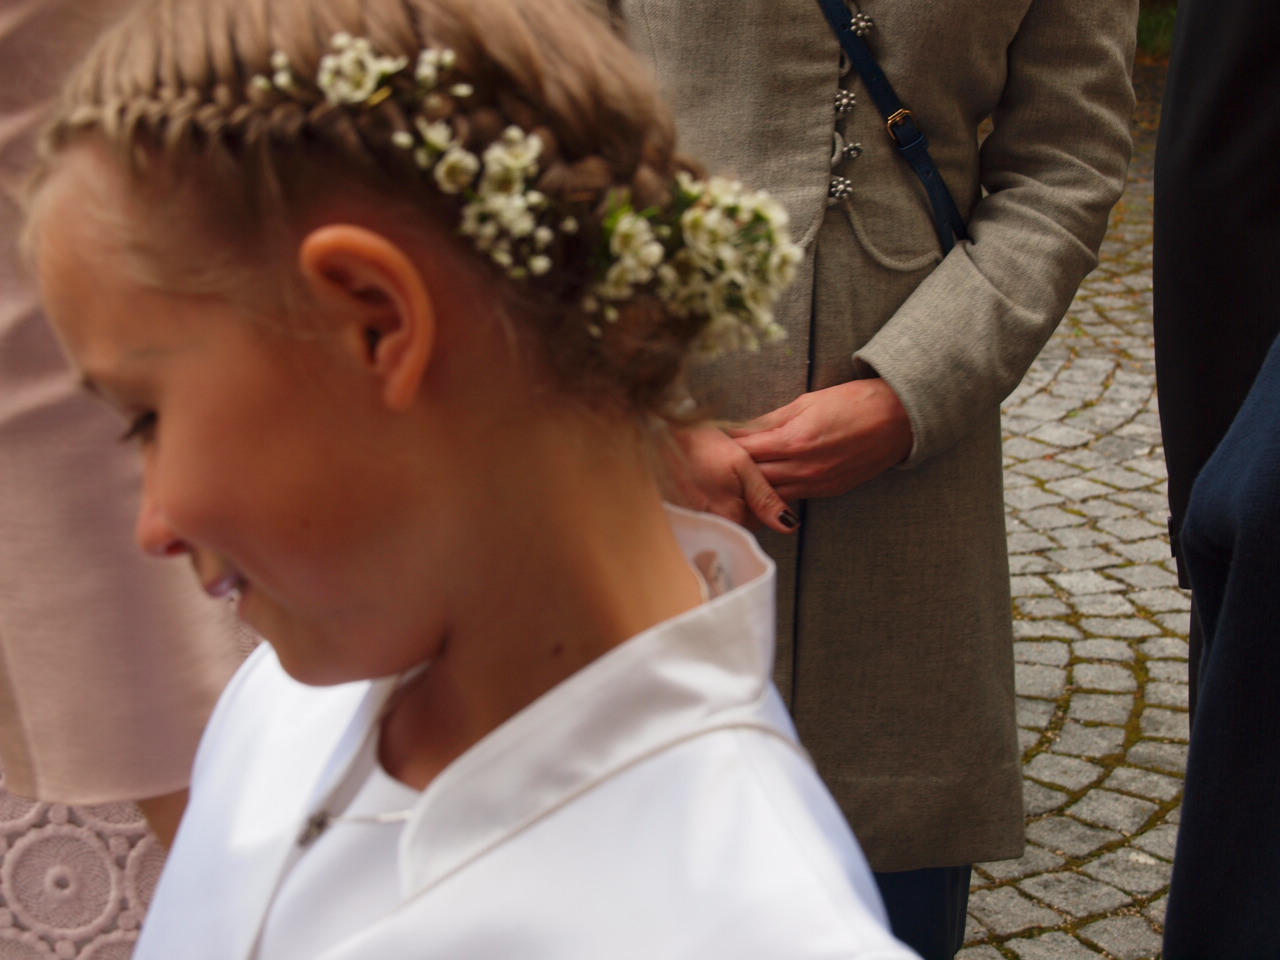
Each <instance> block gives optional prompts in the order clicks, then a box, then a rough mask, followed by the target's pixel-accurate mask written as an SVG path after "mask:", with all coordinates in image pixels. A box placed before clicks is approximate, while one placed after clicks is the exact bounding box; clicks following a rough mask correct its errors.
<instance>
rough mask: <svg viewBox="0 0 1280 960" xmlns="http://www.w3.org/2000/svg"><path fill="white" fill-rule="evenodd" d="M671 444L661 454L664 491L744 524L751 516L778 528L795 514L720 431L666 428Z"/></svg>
mask: <svg viewBox="0 0 1280 960" xmlns="http://www.w3.org/2000/svg"><path fill="white" fill-rule="evenodd" d="M672 436H673V437H674V439H675V441H676V443H675V446H676V449H674V450H672V451H670V452H669V455H668V456H667V467H668V470H667V474H668V478H669V480H670V487H672V488H673V489H669V490H667V491H666V493H667V497H668V498H669V499H671V500H673V501H674V502H676V503H679V504H681V505H682V506H686V507H689V508H691V509H693V510H705V511H707V512H709V513H714V514H718V515H719V516H722V517H725V518H727V519H729V520H732V521H734V522H735V523H740V524H742V525H743V526H746V525H747V524H748V523H749V522H750V521H751V520H752V519H753V518H754V519H756V520H759V521H760V522H761V523H763V524H764V525H765V526H766V527H769V528H770V529H772V530H777V531H778V532H779V533H788V532H790V531H792V530H794V529H795V528H796V527H797V526H799V520H798V519H797V518H796V515H795V514H794V513H792V512H791V511H790V510H789V509H788V508H787V505H786V503H785V502H784V501H783V499H782V498H781V497H780V496H778V494H777V492H776V491H775V490H774V489H773V487H772V486H770V485H769V481H768V480H766V479H765V478H764V475H763V474H762V473H761V471H760V468H759V467H758V466H756V464H755V463H753V462H752V460H751V457H750V456H748V455H747V453H746V451H745V450H743V449H742V447H740V446H739V445H738V444H737V443H736V442H734V441H733V440H731V439H730V438H729V436H728V435H727V434H726V433H725V432H724V431H723V430H719V429H717V428H715V427H698V428H695V429H690V430H675V431H673V432H672Z"/></svg>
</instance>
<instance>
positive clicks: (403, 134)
mask: <svg viewBox="0 0 1280 960" xmlns="http://www.w3.org/2000/svg"><path fill="white" fill-rule="evenodd" d="M391 142H392V143H393V144H394V145H395V146H397V147H399V148H400V149H401V150H412V149H413V146H414V143H415V141H414V139H413V134H412V133H410V132H409V131H408V130H397V131H396V132H395V133H393V134H392V135H391Z"/></svg>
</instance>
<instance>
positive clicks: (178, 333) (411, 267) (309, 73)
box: [30, 0, 908, 960]
mask: <svg viewBox="0 0 1280 960" xmlns="http://www.w3.org/2000/svg"><path fill="white" fill-rule="evenodd" d="M694 174H695V171H694V170H693V169H692V168H691V167H690V166H689V165H688V164H687V163H686V162H684V161H683V160H681V159H680V158H679V156H678V155H677V154H676V153H675V151H674V145H673V134H672V128H671V124H670V121H669V119H668V117H667V114H666V112H665V110H664V109H663V107H662V106H661V104H660V103H659V102H658V100H657V98H656V96H655V94H654V92H653V88H652V85H651V83H650V81H649V80H648V79H647V78H646V77H645V74H644V72H643V70H641V69H640V68H638V67H637V65H636V63H635V62H634V61H633V60H632V58H631V56H630V55H629V54H628V52H627V51H626V50H625V49H624V48H623V47H622V46H621V44H620V43H619V42H618V41H617V40H616V39H615V38H614V37H613V36H612V34H611V33H610V31H609V29H608V28H607V26H606V25H605V24H604V23H603V22H601V21H600V20H598V19H596V18H595V17H594V16H593V15H591V14H589V13H588V12H587V11H586V10H585V8H584V7H583V6H582V5H581V4H580V3H579V2H578V0H537V2H536V3H535V2H529V0H523V2H520V0H398V2H391V0H386V2H378V3H368V2H364V3H360V2H356V0H311V2H302V0H295V2H289V0H285V2H282V0H153V2H149V3H143V4H142V5H141V8H140V9H139V10H138V12H137V15H136V16H134V17H133V18H132V19H130V20H129V21H127V22H126V23H124V24H122V26H121V27H120V28H119V29H118V30H116V31H115V32H114V33H112V34H110V35H109V36H107V37H106V38H105V39H104V40H103V41H102V42H101V43H99V44H98V45H97V47H96V48H95V49H94V50H93V51H92V52H91V54H90V55H89V57H88V59H87V60H86V62H85V63H84V64H83V65H82V66H81V67H80V68H79V70H78V71H77V72H76V73H75V74H74V75H73V78H72V80H71V82H70V84H69V85H68V87H67V90H66V94H65V97H64V100H63V102H62V105H61V107H60V108H59V111H58V113H57V116H56V118H55V120H54V122H53V124H52V126H51V127H50V130H49V133H48V136H47V149H46V159H45V163H44V167H43V170H42V172H41V174H40V177H39V179H38V182H37V186H36V189H35V195H34V201H33V218H32V230H31V236H30V241H31V245H32V249H33V252H34V255H35V259H36V262H37V264H38V268H39V273H40V278H41V283H42V286H43V288H44V291H45V295H46V299H47V302H48V306H49V311H50V314H51V317H52V319H53V321H54V325H55V327H56V328H57V331H58V333H59V334H60V336H61V338H62V340H63V342H64V344H65V346H66V348H67V351H68V353H69V354H70V356H71V358H72V360H73V362H74V364H75V366H76V368H77V369H78V371H79V373H80V375H81V376H82V378H83V381H84V383H85V385H86V386H87V387H88V388H89V389H90V390H91V391H93V392H94V393H96V394H98V395H99V396H100V397H102V398H103V399H104V400H105V401H106V402H107V403H109V404H110V405H111V406H113V407H114V408H116V409H117V410H118V411H119V412H120V413H121V414H122V415H123V416H124V418H125V420H126V422H127V424H128V426H127V428H126V432H125V436H126V437H127V438H129V439H131V440H133V441H135V442H136V443H137V444H138V446H139V448H140V450H141V455H142V458H143V461H144V466H145V485H144V486H145V489H144V494H143V506H142V508H141V511H140V515H139V518H138V525H137V537H138V540H139V542H140V544H141V545H142V547H143V548H144V549H145V550H146V551H148V552H149V553H151V554H153V555H155V556H157V557H180V558H184V559H185V560H186V561H187V562H189V563H190V564H191V566H192V567H193V568H194V571H195V574H196V576H197V577H198V578H199V580H200V582H201V583H202V584H203V586H204V588H205V590H206V591H207V592H208V593H209V594H211V595H212V596H214V597H232V598H234V602H235V603H236V605H237V606H238V610H239V613H240V616H241V617H242V618H243V619H244V620H245V621H246V622H247V623H248V624H249V625H250V626H252V627H253V628H255V629H256V630H258V631H259V632H260V633H261V634H262V635H263V636H265V637H266V638H267V639H268V640H269V641H270V644H269V645H264V646H263V647H262V648H260V649H259V650H258V652H257V653H255V654H254V656H253V657H251V659H250V660H249V662H248V663H247V664H246V665H245V667H244V668H243V669H242V670H241V672H240V673H239V674H238V675H237V676H236V678H235V680H234V681H233V682H232V684H231V686H230V687H229V688H228V690H227V692H226V693H225V694H224V696H223V698H222V700H221V701H220V703H219V706H218V708H217V710H216V712H215V714H214V717H213V719H212V720H211V722H210V725H209V728H208V730H207V732H206V734H205V738H204V741H203V743H202V746H201V749H200V753H199V756H198V759H197V763H196V770H195V775H194V781H193V792H192V799H191V804H190V807H189V808H188V811H187V815H186V818H185V820H184V822H183V825H182V827H181V829H180V831H179V836H178V839H177V841H176V843H175V846H174V848H173V851H172V855H171V859H170V861H169V863H168V866H167V867H166V871H165V874H164V877H163V879H162V881H161V884H160V887H159V889H158V891H157V893H156V896H155V899H154V902H153V912H152V915H151V917H150V918H149V919H148V921H147V924H146V927H145V929H144V932H143V934H142V937H141V940H140V942H139V945H138V948H137V954H136V956H137V957H138V958H139V960H160V958H164V960H171V958H174V957H182V958H184V960H185V958H193V960H200V958H209V960H214V958H216V960H239V958H255V960H284V958H299V960H301V958H307V960H315V958H325V960H339V958H357V957H359V958H374V957H376V958H378V960H396V958H405V960H409V958H413V960H422V958H435V957H440V958H445V957H450V958H458V957H465V958H468V960H486V958H493V960H497V958H508V957H521V958H525V960H528V958H545V960H552V958H556V960H564V958H584V960H585V958H592V960H598V958H601V957H609V958H632V957H634V958H637V960H639V958H645V960H653V958H668V957H690V958H693V957H697V958H708V957H733V958H736V960H740V958H753V957H759V958H761V960H763V958H778V957H789V958H797V957H801V958H807V957H814V958H817V957H823V958H826V957H832V958H834V957H901V956H906V955H908V954H907V951H905V949H904V948H902V947H901V946H900V945H898V944H897V943H896V942H895V941H893V940H892V938H891V937H890V936H889V935H888V934H887V933H885V932H884V930H883V927H882V915H881V908H880V906H879V902H878V900H877V899H876V895H875V893H874V890H873V887H872V886H871V881H870V877H869V874H868V873H867V869H866V866H865V863H864V862H863V860H862V858H861V855H860V853H859V852H858V850H857V847H856V845H855V843H854V841H853V839H852V837H851V836H850V835H849V833H848V832H847V829H846V828H845V827H844V826H843V822H842V820H841V818H840V816H839V814H838V812H837V811H836V809H835V807H834V806H833V804H832V802H831V800H830V798H829V797H828V796H827V794H826V792H825V790H824V789H823V788H822V786H821V784H820V782H819V781H818V779H817V778H816V776H815V775H814V773H813V772H812V770H811V769H810V766H809V764H808V762H807V760H806V758H805V756H804V755H803V753H802V752H801V751H800V749H799V748H798V747H797V745H796V743H795V739H794V734H793V732H792V729H791V726H790V724H789V722H788V720H787V718H786V715H785V712H784V710H783V708H782V706H781V703H780V701H779V698H778V696H777V694H776V692H775V691H774V690H773V688H772V685H771V684H770V682H769V679H768V676H769V668H770V663H771V655H772V632H771V631H772V623H773V607H772V600H773V592H772V591H773V582H772V568H771V565H770V563H769V562H768V560H767V559H765V557H764V556H763V555H762V554H761V553H760V552H759V550H758V549H757V548H756V547H755V545H754V543H753V541H752V540H751V539H750V538H749V537H748V536H747V535H746V534H744V533H743V532H742V531H740V530H739V529H738V528H736V527H733V526H732V525H730V524H728V523H726V522H723V521H720V520H718V519H716V518H712V517H709V516H705V515H699V514H693V513H689V512H685V511H680V510H676V509H674V508H669V507H667V506H665V505H664V503H663V501H662V498H661V496H660V492H659V485H658V482H657V480H656V478H655V474H654V471H653V469H652V468H651V463H652V461H653V459H654V446H655V436H656V435H658V434H659V433H660V432H661V424H662V423H664V422H669V421H670V420H671V419H672V418H674V417H675V416H676V413H675V411H676V409H677V408H678V406H679V401H680V397H679V391H678V389H677V386H676V384H677V382H678V379H679V376H680V373H681V371H682V368H683V365H684V362H685V358H686V356H687V355H689V354H690V353H691V352H698V351H703V352H714V351H716V350H720V349H724V348H729V347H740V346H747V347H752V346H756V345H758V343H759V342H761V341H768V340H770V339H772V338H773V336H774V327H773V324H772V318H771V307H772V304H773V301H774V299H775V298H776V296H777V293H778V291H779V290H780V289H781V287H782V286H783V284H784V283H785V282H786V280H787V279H788V276H789V274H790V273H791V271H792V269H793V267H794V264H795V260H796V251H795V248H794V247H792V246H791V244H790V243H789V241H788V240H787V237H786V230H785V223H784V218H783V216H782V215H781V212H780V210H779V208H778V207H777V206H776V205H775V204H773V203H772V201H770V200H769V199H768V198H767V197H765V196H763V195H760V194H757V193H754V192H752V191H750V190H748V189H746V188H744V187H742V186H740V185H738V184H732V183H726V182H722V181H716V180H712V181H709V182H704V181H701V180H699V179H697V178H696V177H695V175H694ZM775 507H776V510H777V511H778V516H779V517H781V516H782V513H783V511H785V505H784V504H782V503H780V502H779V503H777V504H776V505H775Z"/></svg>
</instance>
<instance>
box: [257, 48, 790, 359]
mask: <svg viewBox="0 0 1280 960" xmlns="http://www.w3.org/2000/svg"><path fill="white" fill-rule="evenodd" d="M332 47H333V50H332V52H331V53H329V54H326V55H325V56H324V57H323V58H322V59H321V60H320V66H319V70H318V71H317V74H316V78H315V86H316V88H317V89H318V90H319V91H320V92H321V93H323V94H324V97H325V99H326V100H328V101H329V102H330V103H332V104H335V105H338V106H363V107H373V106H377V105H378V104H380V103H382V102H383V101H385V100H387V99H389V98H392V97H395V98H396V102H397V103H398V104H399V105H400V106H401V107H402V108H403V109H404V110H405V113H406V115H407V116H409V117H410V118H411V119H412V126H411V129H401V130H397V131H396V132H395V133H394V134H392V136H391V142H392V144H394V145H395V146H396V147H398V148H400V149H403V150H406V151H408V152H409V153H410V154H411V156H412V158H413V160H414V162H415V163H416V164H417V166H418V167H419V168H420V169H421V170H422V171H423V175H424V176H430V177H431V178H432V179H433V180H434V182H435V185H436V186H437V187H438V188H439V189H440V190H441V191H443V192H444V193H446V194H451V195H457V196H459V197H461V198H462V199H463V200H464V203H463V206H462V218H461V223H460V224H459V227H458V230H459V233H461V234H462V235H463V236H466V237H469V238H470V239H471V241H472V243H473V244H474V245H475V247H476V249H477V250H479V251H480V252H481V253H484V254H485V255H487V256H488V257H489V258H490V259H491V260H492V261H493V262H494V263H496V264H497V265H498V266H500V267H502V268H503V269H504V270H505V271H506V272H507V274H508V275H510V276H511V277H513V278H515V279H520V280H524V279H532V278H537V277H541V276H544V275H546V274H549V273H551V272H552V271H553V270H554V269H555V267H556V263H555V250H556V246H555V240H556V237H557V236H558V235H561V236H563V235H571V234H576V233H577V232H578V230H579V226H580V225H579V223H578V221H577V219H576V218H575V217H573V216H571V215H568V214H566V213H564V212H563V211H559V210H557V209H556V208H555V205H554V203H553V202H552V200H551V198H549V197H548V196H546V195H545V194H543V193H542V192H541V191H539V190H537V189H536V188H535V187H534V184H535V182H536V178H537V176H538V172H539V168H538V160H539V158H540V156H541V154H542V148H543V143H542V141H541V139H540V138H539V137H538V135H537V134H534V133H529V132H527V131H525V130H523V129H521V128H520V127H519V126H515V125H511V126H508V127H507V128H506V129H505V130H504V131H503V133H502V134H501V135H500V136H499V137H498V139H496V140H495V141H493V142H492V143H490V144H489V145H488V146H487V147H486V148H485V149H484V151H483V153H481V154H480V155H479V156H477V155H476V154H475V153H472V152H471V151H469V150H467V149H466V147H465V146H464V144H463V143H462V142H461V140H460V138H459V137H458V135H457V131H456V130H455V128H454V126H453V123H452V122H451V121H450V120H449V119H447V117H448V114H449V113H450V111H448V110H445V109H442V107H443V106H446V105H447V104H446V99H445V98H449V99H452V100H454V101H456V100H463V99H466V98H467V97H470V96H472V94H473V93H474V89H473V88H472V86H471V85H470V84H468V83H463V82H449V77H450V75H451V74H452V72H453V70H454V66H455V63H456V56H455V54H454V52H453V51H452V50H447V49H434V48H428V49H426V50H423V51H422V52H421V53H420V54H419V55H418V61H417V63H416V64H415V65H414V68H413V75H412V76H413V85H412V91H411V92H406V90H405V85H404V84H400V85H398V86H393V85H392V84H391V83H390V81H391V80H392V78H394V77H396V76H397V75H399V74H402V73H404V72H406V71H408V69H409V59H408V58H407V57H403V56H397V57H390V56H384V55H381V54H379V53H378V52H377V51H375V50H374V49H373V45H372V44H371V43H370V42H369V40H368V39H367V38H364V37H353V36H351V35H350V34H348V33H339V34H335V35H334V37H333V40H332ZM271 68H272V71H273V73H272V75H271V76H270V77H267V76H256V77H254V78H253V80H252V85H253V86H254V87H255V88H257V89H258V90H260V91H263V92H267V93H271V92H274V93H278V94H282V95H285V96H296V95H297V94H298V93H299V92H300V89H301V88H300V85H299V82H298V78H297V77H296V76H295V75H294V73H293V70H292V67H291V66H290V63H289V58H288V57H287V56H286V55H285V54H284V53H281V52H279V51H277V52H276V53H275V54H273V56H272V58H271ZM441 117H446V119H440V118H441ZM672 194H673V200H672V202H671V203H670V204H669V205H668V206H667V207H666V208H662V209H658V208H648V209H644V210H637V209H635V208H634V206H633V204H632V198H631V195H630V191H628V190H626V189H624V188H618V189H616V190H614V191H612V192H611V193H610V194H609V195H608V197H607V199H606V201H605V210H604V216H603V221H602V227H603V233H604V242H603V244H602V247H603V249H601V250H600V251H598V256H595V257H593V258H592V263H594V264H598V265H599V270H600V272H601V274H602V277H601V279H599V280H598V281H597V282H596V283H594V284H593V285H592V287H591V288H590V292H589V293H588V294H587V296H586V297H585V298H584V300H583V303H582V306H583V308H584V309H585V310H586V311H587V312H588V314H589V315H590V316H592V317H594V318H596V319H593V320H592V321H591V322H590V323H589V324H588V330H589V332H590V333H591V334H592V336H595V337H600V336H603V332H604V329H605V328H606V327H607V325H608V324H609V323H612V322H613V321H615V320H617V318H618V315H619V314H618V307H619V305H620V304H622V303H624V302H625V301H627V300H629V299H631V298H633V297H636V296H640V295H645V294H648V295H654V296H657V297H659V298H661V299H662V300H663V301H664V302H665V303H666V304H667V305H668V307H669V309H670V310H671V311H672V312H673V313H675V314H677V315H679V316H704V317H706V318H707V320H708V323H707V325H706V328H705V330H704V331H703V332H702V334H701V335H700V337H699V338H698V341H697V343H696V344H695V348H696V349H697V350H698V351H699V352H700V353H703V354H717V353H720V352H722V351H724V350H733V349H748V350H756V349H759V346H760V343H761V342H762V341H763V342H772V341H775V340H779V339H782V337H783V336H784V335H785V334H784V332H783V330H782V328H781V327H780V326H778V324H777V323H776V322H775V321H774V317H773V307H774V304H775V303H776V302H777V299H778V296H779V294H780V293H781V292H782V290H783V289H784V288H785V287H786V286H787V284H789V283H790V282H791V281H792V279H793V278H794V277H795V273H796V266H797V264H798V263H799V262H800V260H801V257H802V255H803V254H802V251H801V249H800V247H799V246H797V245H796V244H794V243H792V242H791V239H790V235H789V233H788V230H787V215H786V211H784V210H783V209H782V207H781V206H780V205H779V204H778V203H777V202H776V201H774V200H773V199H772V198H771V197H769V196H768V195H767V194H765V193H762V192H757V191H753V190H748V189H746V188H744V187H743V186H742V184H740V183H736V182H733V181H729V180H725V179H722V178H718V177H712V178H711V179H710V180H707V181H700V180H695V179H694V178H693V177H692V176H690V175H688V174H687V173H680V174H677V176H676V182H675V184H674V188H673V191H672Z"/></svg>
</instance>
